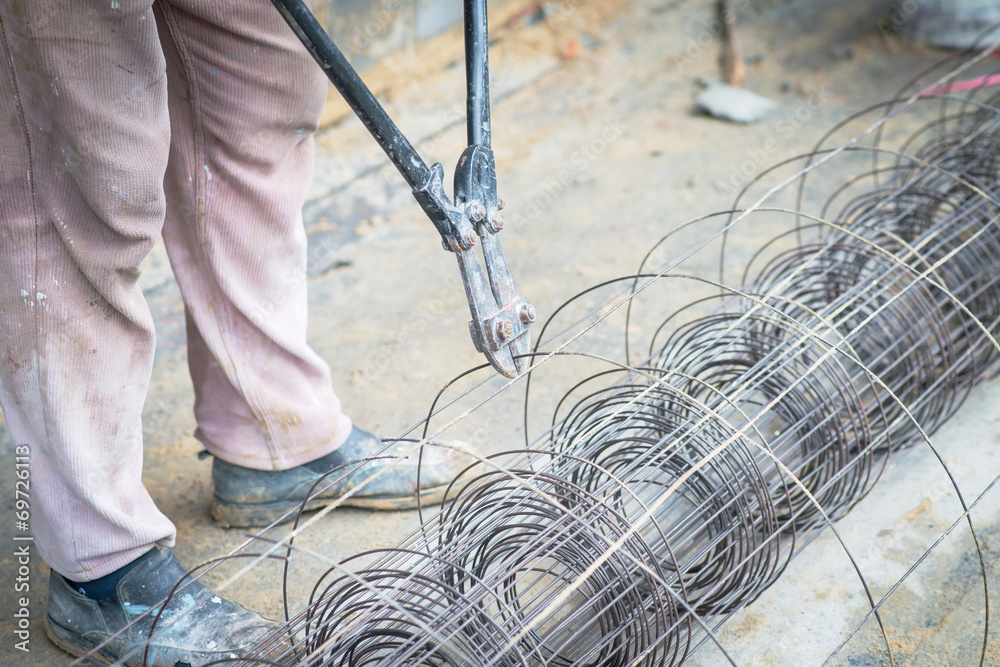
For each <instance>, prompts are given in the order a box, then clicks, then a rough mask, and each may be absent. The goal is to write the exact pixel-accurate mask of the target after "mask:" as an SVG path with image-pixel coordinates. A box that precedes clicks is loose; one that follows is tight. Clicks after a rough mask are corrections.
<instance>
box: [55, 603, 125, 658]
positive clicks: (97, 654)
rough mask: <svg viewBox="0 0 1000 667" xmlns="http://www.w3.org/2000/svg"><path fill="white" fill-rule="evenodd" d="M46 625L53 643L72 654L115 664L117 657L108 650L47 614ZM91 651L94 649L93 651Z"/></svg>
mask: <svg viewBox="0 0 1000 667" xmlns="http://www.w3.org/2000/svg"><path fill="white" fill-rule="evenodd" d="M43 625H44V626H45V634H46V635H48V638H49V639H51V640H52V643H53V644H55V645H56V646H58V647H59V648H61V649H62V650H64V651H66V652H67V653H69V654H70V655H74V656H76V657H78V658H81V657H83V656H85V655H86V656H88V657H89V659H91V660H96V661H97V662H100V663H101V664H104V665H113V664H115V661H116V660H117V658H116V657H115V656H114V655H112V654H111V653H109V652H108V651H106V650H105V649H98V650H96V651H94V649H96V648H97V644H94V643H93V642H89V641H87V640H86V639H83V638H82V637H80V635H78V634H76V633H74V632H73V631H72V630H68V629H66V628H64V627H62V626H61V625H59V624H58V623H56V622H55V621H53V620H52V618H51V617H50V616H49V615H48V614H46V615H45V621H44V623H43ZM91 651H94V652H93V653H91Z"/></svg>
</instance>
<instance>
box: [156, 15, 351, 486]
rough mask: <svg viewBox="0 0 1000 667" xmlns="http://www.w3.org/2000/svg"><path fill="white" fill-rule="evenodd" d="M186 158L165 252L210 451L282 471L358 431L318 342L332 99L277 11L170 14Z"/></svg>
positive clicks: (174, 87)
mask: <svg viewBox="0 0 1000 667" xmlns="http://www.w3.org/2000/svg"><path fill="white" fill-rule="evenodd" d="M156 7H157V19H158V23H159V26H160V34H161V41H162V43H163V48H164V53H165V55H166V59H167V71H168V79H169V82H170V84H169V86H170V100H169V106H170V116H171V124H172V131H173V136H172V142H171V151H170V162H169V167H168V170H167V178H166V181H165V188H166V192H167V202H168V207H167V218H166V224H165V227H164V239H165V241H166V244H167V251H168V253H169V255H170V260H171V263H172V265H173V267H174V273H175V274H176V276H177V281H178V284H179V285H180V288H181V292H182V293H183V296H184V301H185V303H186V304H187V324H188V361H189V365H190V369H191V375H192V378H193V380H194V385H195V396H196V402H195V415H196V417H197V420H198V431H197V436H198V437H199V439H200V440H201V441H202V442H203V443H204V444H205V446H206V447H207V448H208V450H209V451H210V452H212V453H213V454H215V455H217V456H218V457H220V458H222V459H225V460H226V461H229V462H230V463H235V464H238V465H241V466H246V467H249V468H255V469H261V470H282V469H287V468H291V467H293V466H297V465H299V464H302V463H305V462H307V461H312V460H314V459H316V458H319V457H321V456H324V455H326V454H328V453H330V452H331V451H333V450H334V449H336V448H337V447H339V446H340V445H341V444H342V443H343V442H344V441H345V440H346V439H347V437H348V435H349V433H350V431H351V422H350V420H349V419H348V418H347V417H346V416H345V415H344V414H343V413H342V412H341V410H340V403H339V401H338V399H337V397H336V396H335V395H334V393H333V389H332V387H331V382H330V371H329V368H328V367H327V365H326V363H325V362H324V361H323V360H322V359H320V358H319V356H318V355H317V354H316V353H315V352H314V351H313V350H312V349H311V348H310V347H309V345H308V344H307V342H306V320H307V297H306V274H305V267H306V236H305V231H304V229H303V225H302V218H301V215H302V214H301V210H302V204H303V202H304V200H305V196H306V191H307V188H308V186H309V181H310V179H311V177H312V163H313V132H314V131H315V129H316V124H317V122H318V119H319V115H320V112H321V110H322V106H323V101H324V99H325V94H326V83H325V79H324V77H323V74H322V72H321V70H320V69H319V68H318V67H316V65H315V64H314V63H313V62H312V60H311V58H310V57H309V55H308V54H307V52H306V51H305V49H304V48H303V47H302V46H301V44H299V42H298V40H297V39H296V38H295V36H294V35H293V33H292V31H291V30H290V29H289V28H288V26H287V25H286V24H285V23H284V21H283V20H282V19H281V17H280V16H279V14H278V12H277V11H275V9H274V7H273V6H272V5H271V4H270V3H269V2H235V1H233V2H219V1H218V0H199V1H198V2H193V3H191V2H186V3H173V2H158V3H157V5H156Z"/></svg>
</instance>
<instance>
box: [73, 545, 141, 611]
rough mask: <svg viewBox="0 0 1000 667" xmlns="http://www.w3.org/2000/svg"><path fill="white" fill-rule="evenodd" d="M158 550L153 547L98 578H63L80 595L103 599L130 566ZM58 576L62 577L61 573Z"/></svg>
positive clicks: (126, 572) (111, 591)
mask: <svg viewBox="0 0 1000 667" xmlns="http://www.w3.org/2000/svg"><path fill="white" fill-rule="evenodd" d="M159 552H160V550H159V549H157V548H156V547H153V548H152V549H150V550H149V551H147V552H146V553H144V554H143V555H141V556H139V557H138V558H136V559H135V560H134V561H132V562H131V563H129V564H128V565H122V566H121V567H120V568H118V569H117V570H115V571H114V572H112V573H111V574H106V575H104V576H103V577H101V578H100V579H94V580H93V581H73V580H72V579H66V577H63V579H66V583H67V584H69V585H70V586H71V587H72V588H73V590H75V591H76V592H77V593H79V594H80V595H86V596H87V597H88V598H90V599H91V600H103V599H104V598H106V597H110V596H111V595H112V594H113V593H114V592H115V588H117V587H118V582H119V581H121V580H122V577H124V576H125V575H126V574H128V573H129V572H130V571H131V570H132V568H134V567H135V566H136V565H138V564H139V563H141V562H143V561H144V560H149V559H150V558H152V557H153V556H155V555H156V554H158V553H159ZM59 576H60V577H62V575H59Z"/></svg>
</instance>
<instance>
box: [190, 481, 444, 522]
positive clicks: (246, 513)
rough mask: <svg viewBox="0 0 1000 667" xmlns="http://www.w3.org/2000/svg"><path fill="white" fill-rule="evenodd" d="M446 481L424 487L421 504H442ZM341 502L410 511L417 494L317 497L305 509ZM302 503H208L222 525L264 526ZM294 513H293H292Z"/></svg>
mask: <svg viewBox="0 0 1000 667" xmlns="http://www.w3.org/2000/svg"><path fill="white" fill-rule="evenodd" d="M448 486H449V485H447V484H445V485H442V486H435V487H432V488H429V489H424V490H423V491H421V492H420V504H421V505H425V506H427V505H440V504H441V501H442V500H444V494H445V493H446V492H447V490H448ZM337 501H341V503H340V505H341V506H342V507H358V508H361V509H366V510H378V511H396V510H409V509H414V508H416V507H417V496H396V497H391V496H365V497H359V496H351V497H349V498H343V500H342V499H341V497H338V498H316V499H313V500H310V501H309V502H307V503H306V504H305V505H306V506H305V509H304V510H303V512H313V511H316V510H318V509H322V508H324V507H326V506H328V505H332V504H334V503H335V502H337ZM301 505H302V503H301V502H293V501H280V502H275V503H262V504H260V505H243V504H239V503H227V502H226V501H224V500H220V499H219V498H218V497H217V496H215V495H213V496H212V501H211V503H209V511H210V512H211V513H212V518H213V519H215V522H216V523H217V524H219V526H221V527H223V528H263V527H264V526H270V525H271V524H272V523H274V522H275V521H277V520H278V519H280V518H281V517H283V516H285V515H286V514H288V516H287V517H285V518H284V519H283V520H282V521H280V522H279V523H287V522H289V521H291V520H293V519H294V518H295V512H294V510H296V509H298V508H299V507H300V506H301ZM289 512H291V514H289Z"/></svg>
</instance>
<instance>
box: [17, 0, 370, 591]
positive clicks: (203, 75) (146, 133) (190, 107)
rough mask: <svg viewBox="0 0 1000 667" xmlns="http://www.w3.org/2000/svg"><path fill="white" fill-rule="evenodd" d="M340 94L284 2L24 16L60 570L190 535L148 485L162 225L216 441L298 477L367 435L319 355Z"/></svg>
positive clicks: (31, 405)
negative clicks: (150, 293)
mask: <svg viewBox="0 0 1000 667" xmlns="http://www.w3.org/2000/svg"><path fill="white" fill-rule="evenodd" d="M325 91H326V85H325V80H324V78H323V75H322V72H321V71H320V69H319V68H318V67H317V66H316V65H315V64H314V63H313V62H312V61H311V59H310V58H309V56H308V54H307V53H306V51H305V49H304V48H303V47H302V46H301V45H300V44H299V43H298V41H297V40H296V38H295V37H294V35H293V33H292V32H291V30H290V29H289V28H288V27H287V26H286V25H285V24H284V22H283V21H282V19H281V17H280V16H279V15H278V13H277V11H276V10H275V9H274V7H273V6H272V5H271V3H270V2H268V1H267V0H228V1H222V0H169V1H166V2H165V1H164V0H157V1H156V3H155V6H153V5H151V3H150V2H149V0H147V1H146V2H141V1H140V2H133V1H131V0H103V1H102V2H92V1H89V0H80V1H79V2H67V1H57V0H53V1H51V2H29V1H27V0H0V336H2V341H0V345H2V346H0V386H2V392H0V393H2V395H0V403H2V405H3V412H4V417H5V420H6V423H7V428H8V429H9V431H10V433H11V436H12V438H13V440H14V442H15V444H17V445H27V446H28V451H30V457H29V458H30V474H31V481H32V486H31V511H32V515H31V520H32V523H31V530H32V533H33V535H34V538H35V542H36V544H37V545H38V548H39V551H40V553H41V555H42V557H43V558H44V559H45V560H46V561H47V562H48V563H49V564H50V565H51V566H52V568H53V569H54V570H56V571H57V572H60V573H61V574H63V575H65V576H67V577H69V578H71V579H76V580H90V579H94V578H97V577H100V576H103V575H105V574H108V573H109V572H112V571H113V570H115V569H117V568H118V567H120V566H122V565H124V564H126V563H128V562H129V561H131V560H132V559H133V558H135V557H136V556H138V555H140V554H141V553H142V552H143V551H144V550H146V549H148V548H149V547H150V546H151V545H152V544H161V545H170V544H172V543H173V540H174V536H175V529H174V526H173V524H172V523H171V522H170V521H169V520H168V519H167V518H166V517H165V516H164V515H163V514H162V513H160V511H159V510H157V508H156V506H155V505H154V503H153V501H152V499H151V498H150V496H149V494H148V493H147V491H146V489H145V488H143V485H142V481H141V472H142V454H143V448H142V424H141V412H142V406H143V402H144V400H145V396H146V390H147V387H148V385H149V381H150V374H151V369H152V363H153V351H154V330H153V319H152V317H151V315H150V311H149V308H148V307H147V305H146V302H145V301H144V299H143V295H142V293H141V292H140V290H139V288H138V286H137V279H138V277H139V273H140V270H141V263H142V260H143V258H144V257H145V256H146V255H147V253H148V252H149V251H150V248H151V247H152V246H153V243H154V241H155V240H156V238H157V236H158V235H160V234H161V232H162V234H163V238H164V241H165V243H166V248H167V252H168V254H169V257H170V262H171V264H172V266H173V269H174V273H175V275H176V277H177V283H178V285H179V286H180V289H181V293H182V295H183V298H184V303H185V305H186V315H187V338H188V341H187V342H188V362H189V366H190V371H191V376H192V378H193V381H194V388H195V408H194V409H195V416H196V418H197V422H198V430H197V432H196V435H197V437H198V438H199V439H200V440H201V441H202V442H203V443H204V444H205V446H206V448H207V449H208V450H209V451H210V452H212V453H213V454H215V455H216V456H219V457H220V458H223V459H225V460H227V461H230V462H232V463H236V464H239V465H244V466H248V467H252V468H259V469H276V470H278V469H284V468H289V467H292V466H296V465H299V464H301V463H303V462H306V461H309V460H312V459H315V458H318V457H320V456H323V455H325V454H327V453H329V452H331V451H333V450H334V449H336V448H337V447H339V446H340V445H341V444H342V443H343V441H344V440H345V439H346V438H347V436H348V434H349V432H350V430H351V422H350V420H349V419H348V418H347V417H346V416H345V415H344V414H343V413H342V412H341V410H340V404H339V402H338V400H337V397H336V396H335V395H334V393H333V389H332V387H331V383H330V371H329V368H328V366H327V365H326V364H325V363H324V362H323V361H322V360H321V359H320V358H319V357H318V356H317V355H316V353H315V352H314V351H313V350H312V349H310V347H309V346H308V345H307V343H306V308H307V300H306V281H305V266H306V236H305V231H304V229H303V225H302V217H301V207H302V203H303V201H304V198H305V195H306V190H307V187H308V184H309V181H310V178H311V175H312V161H313V132H314V131H315V129H316V123H317V121H318V119H319V115H320V111H321V109H322V106H323V100H324V95H325ZM21 451H25V450H24V449H22V450H21ZM10 463H12V462H10Z"/></svg>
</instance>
